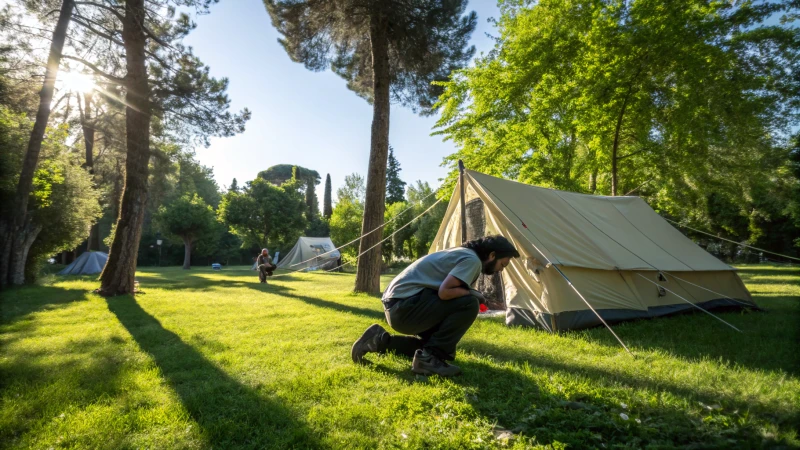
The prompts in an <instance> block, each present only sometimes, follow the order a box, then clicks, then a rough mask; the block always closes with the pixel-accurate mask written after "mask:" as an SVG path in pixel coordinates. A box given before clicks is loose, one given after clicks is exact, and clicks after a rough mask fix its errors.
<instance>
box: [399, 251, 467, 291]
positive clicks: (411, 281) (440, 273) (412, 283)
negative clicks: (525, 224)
mask: <svg viewBox="0 0 800 450" xmlns="http://www.w3.org/2000/svg"><path fill="white" fill-rule="evenodd" d="M482 268H483V264H481V260H480V258H478V255H477V254H475V252H474V251H472V250H470V249H468V248H464V247H454V248H450V249H447V250H442V251H440V252H436V253H431V254H430V255H427V256H423V257H422V258H420V259H418V260H416V261H414V263H413V264H411V265H410V266H408V267H406V269H405V270H404V271H402V272H401V273H400V275H398V276H397V277H395V279H394V280H392V282H391V283H389V286H388V287H387V288H386V291H384V292H383V301H387V300H389V299H390V298H408V297H411V296H412V295H415V294H418V293H420V292H422V290H423V289H424V288H430V289H436V290H438V289H439V286H441V284H442V282H444V279H445V278H447V276H448V275H452V276H454V277H456V278H458V279H459V280H461V281H463V282H464V283H466V284H467V285H471V284H472V283H474V282H475V280H477V279H478V275H480V274H481V269H482Z"/></svg>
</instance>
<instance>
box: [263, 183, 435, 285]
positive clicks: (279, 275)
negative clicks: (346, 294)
mask: <svg viewBox="0 0 800 450" xmlns="http://www.w3.org/2000/svg"><path fill="white" fill-rule="evenodd" d="M435 192H436V191H434V192H432V193H431V195H432V194H433V193H435ZM429 196H430V195H429ZM441 201H442V199H437V200H436V202H434V203H433V204H432V205H431V206H430V207H428V209H426V210H425V211H423V212H422V213H421V214H420V215H418V216H417V217H414V218H413V219H411V220H410V221H409V222H408V223H407V224H405V225H403V226H402V227H400V228H398V229H397V230H395V231H394V233H392V234H390V235H389V236H386V237H385V238H384V239H383V240H381V241H380V242H378V243H377V244H375V245H373V246H372V247H370V248H368V249H366V250H364V251H363V252H361V253H359V254H358V256H356V257H355V259H356V260H358V258H359V257H360V256H361V255H363V254H364V253H367V252H368V251H370V250H372V249H373V248H375V247H377V246H379V245H381V244H382V243H384V242H386V241H387V240H389V239H391V237H392V236H394V235H395V234H397V233H399V232H400V230H402V229H403V228H405V227H407V226H409V225H411V224H412V223H414V222H415V221H416V220H417V219H419V218H420V217H422V216H424V215H425V214H427V213H429V212H430V211H431V210H432V209H433V207H434V206H436V205H438V204H439V203H440V202H441ZM401 214H402V213H401ZM398 216H399V214H398ZM395 217H397V216H395ZM378 228H380V227H378ZM376 229H377V228H376ZM372 231H375V230H372ZM372 231H370V233H371V232H372ZM367 234H369V233H367ZM364 236H366V234H364V235H362V236H360V237H359V238H358V239H361V238H362V237H364ZM358 239H356V240H358ZM353 242H355V241H353ZM351 243H352V242H351ZM348 245H349V244H348ZM342 247H345V245H343V246H342ZM342 247H339V248H342ZM339 248H336V249H334V250H331V251H330V252H326V253H321V254H319V255H317V256H315V257H314V258H310V259H308V260H306V261H303V262H308V261H312V260H314V259H316V258H319V257H320V256H322V255H325V254H328V253H331V252H333V251H336V250H338V249H339ZM298 264H302V263H297V264H292V265H291V266H289V267H293V266H296V265H298ZM348 264H352V262H346V263H344V264H341V265H339V266H336V267H334V268H333V269H328V270H326V271H325V272H324V273H329V272H333V271H334V270H337V269H340V268H342V267H344V266H346V265H348ZM281 270H288V271H289V272H290V273H281V274H278V275H273V276H272V277H270V278H271V279H275V278H277V277H281V276H286V275H291V273H294V272H304V270H294V269H281Z"/></svg>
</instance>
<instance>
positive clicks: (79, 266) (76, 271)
mask: <svg viewBox="0 0 800 450" xmlns="http://www.w3.org/2000/svg"><path fill="white" fill-rule="evenodd" d="M107 260H108V253H103V252H85V253H83V254H81V256H78V257H77V258H76V259H75V261H72V264H70V265H68V266H67V267H65V268H64V269H63V270H62V271H61V272H58V274H59V275H92V274H96V273H100V272H102V271H103V267H105V265H106V261H107Z"/></svg>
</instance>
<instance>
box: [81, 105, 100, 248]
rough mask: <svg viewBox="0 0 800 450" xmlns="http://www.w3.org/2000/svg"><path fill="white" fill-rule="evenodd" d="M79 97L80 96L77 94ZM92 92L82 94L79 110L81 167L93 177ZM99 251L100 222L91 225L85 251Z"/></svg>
mask: <svg viewBox="0 0 800 450" xmlns="http://www.w3.org/2000/svg"><path fill="white" fill-rule="evenodd" d="M79 95H80V94H79ZM93 97H94V93H93V92H86V93H85V94H83V100H84V104H83V107H82V108H81V110H80V111H81V129H82V130H83V146H84V147H85V148H86V162H84V164H83V166H84V167H86V168H87V169H88V170H89V174H92V175H94V124H92V100H93ZM80 106H81V104H80V97H78V107H79V108H80ZM98 250H100V222H99V221H97V222H95V223H94V224H92V228H91V230H89V238H88V239H86V251H87V252H92V251H94V252H96V251H98Z"/></svg>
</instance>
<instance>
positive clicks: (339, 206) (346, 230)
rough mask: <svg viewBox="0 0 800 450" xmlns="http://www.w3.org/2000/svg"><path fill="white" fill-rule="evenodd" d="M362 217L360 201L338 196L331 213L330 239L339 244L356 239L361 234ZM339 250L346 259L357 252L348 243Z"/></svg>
mask: <svg viewBox="0 0 800 450" xmlns="http://www.w3.org/2000/svg"><path fill="white" fill-rule="evenodd" d="M363 218H364V207H363V204H362V203H359V202H357V201H354V200H353V199H351V198H349V197H344V198H340V199H339V201H338V202H336V206H335V207H334V208H333V214H332V215H331V221H330V230H331V240H332V241H333V242H334V243H335V244H336V245H337V246H339V245H344V244H346V243H348V242H350V241H352V240H355V239H357V238H358V237H359V236H360V235H361V221H362V220H363ZM376 234H377V233H376ZM341 252H342V255H343V256H345V257H346V259H347V258H349V259H350V260H352V259H353V258H355V256H356V255H357V254H358V247H356V246H353V245H349V246H347V247H345V248H343V249H341Z"/></svg>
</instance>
